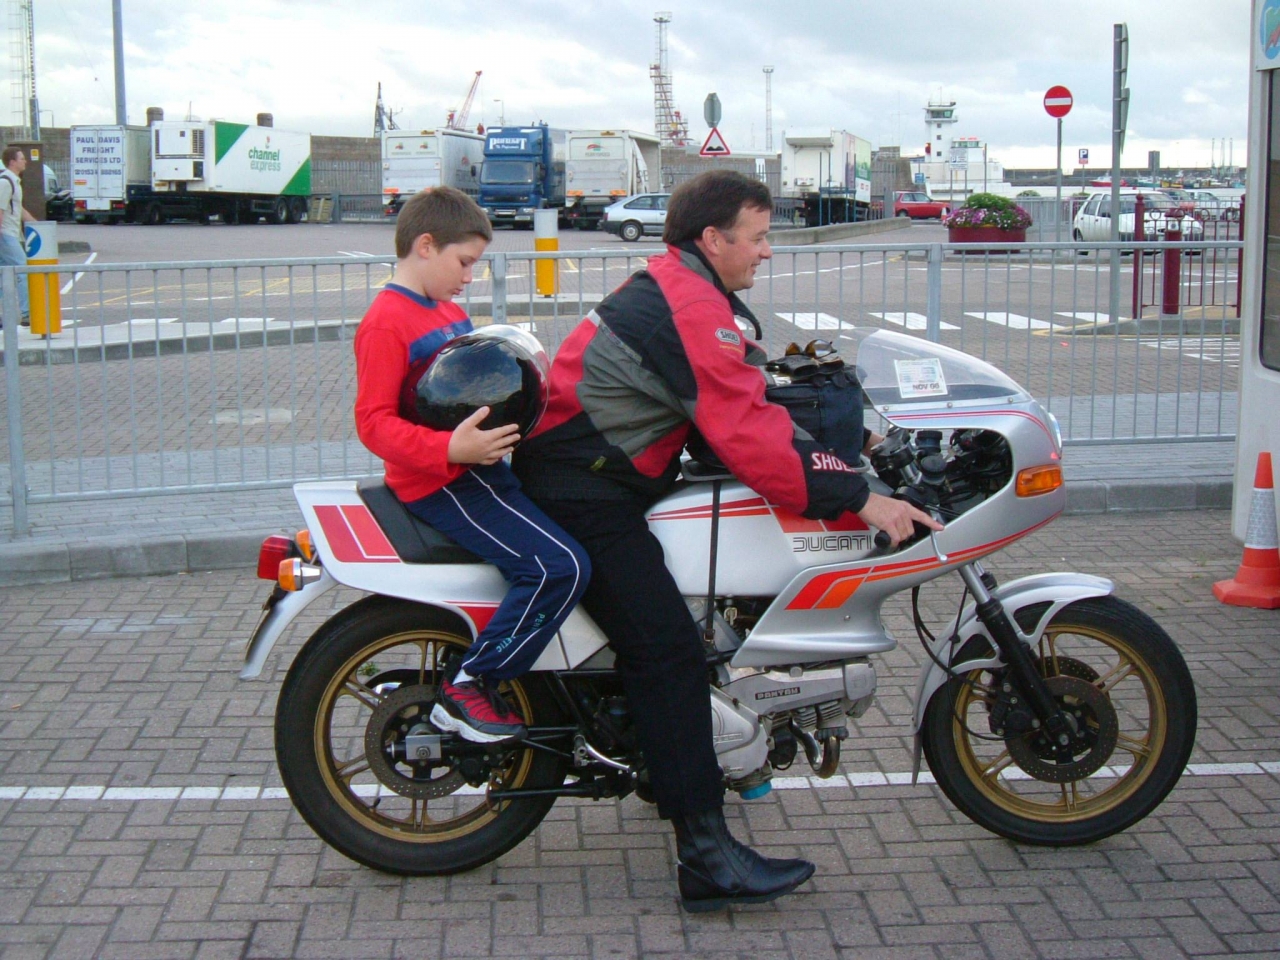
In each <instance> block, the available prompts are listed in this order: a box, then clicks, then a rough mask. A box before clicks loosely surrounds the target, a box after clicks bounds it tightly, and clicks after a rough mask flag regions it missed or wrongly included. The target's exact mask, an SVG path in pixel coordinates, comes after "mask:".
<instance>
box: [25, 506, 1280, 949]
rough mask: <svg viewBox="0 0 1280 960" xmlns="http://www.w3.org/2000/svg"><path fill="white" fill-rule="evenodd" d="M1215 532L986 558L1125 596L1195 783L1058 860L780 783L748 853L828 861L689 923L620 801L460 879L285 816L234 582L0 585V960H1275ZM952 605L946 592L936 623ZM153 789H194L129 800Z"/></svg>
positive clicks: (889, 798)
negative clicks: (797, 880) (804, 880)
mask: <svg viewBox="0 0 1280 960" xmlns="http://www.w3.org/2000/svg"><path fill="white" fill-rule="evenodd" d="M1228 526H1229V514H1228V513H1227V512H1225V511H1207V512H1205V511H1201V512H1180V513H1163V514H1134V515H1117V514H1107V515H1104V516H1073V517H1066V518H1064V519H1062V520H1060V521H1059V522H1058V523H1056V524H1054V525H1052V526H1050V527H1049V528H1047V529H1046V530H1045V531H1043V532H1041V533H1040V534H1039V535H1037V536H1036V537H1034V538H1032V539H1031V540H1029V541H1027V542H1025V543H1020V544H1017V545H1015V546H1014V547H1013V548H1011V549H1010V550H1008V551H1007V552H1006V553H1004V554H1002V555H1000V556H998V557H997V558H996V561H997V562H996V563H995V564H994V565H993V566H994V568H995V570H996V572H997V574H1003V575H1015V574H1018V573H1021V572H1024V571H1025V570H1029V569H1030V570H1048V569H1081V570H1085V571H1089V572H1094V573H1100V574H1104V575H1106V576H1110V577H1112V578H1114V579H1115V580H1116V581H1117V583H1118V585H1119V586H1118V589H1119V593H1120V594H1121V595H1122V596H1124V597H1126V598H1128V599H1130V600H1133V601H1135V602H1138V603H1140V604H1141V605H1142V606H1143V607H1144V608H1145V609H1147V610H1148V611H1149V612H1150V613H1152V614H1153V615H1154V616H1156V617H1157V619H1159V620H1160V621H1161V623H1162V624H1163V625H1164V626H1165V627H1166V629H1168V630H1169V632H1170V633H1171V634H1172V635H1173V636H1174V638H1175V639H1176V640H1177V641H1178V643H1179V644H1180V645H1181V646H1182V648H1183V649H1184V651H1185V652H1186V655H1187V658H1188V660H1189V661H1190V662H1191V664H1192V667H1193V670H1194V673H1195V677H1196V683H1197V688H1198V691H1199V705H1200V731H1199V737H1198V743H1197V747H1196V751H1195V753H1194V755H1193V756H1192V764H1193V775H1188V776H1186V777H1184V778H1183V780H1182V782H1181V783H1180V785H1179V786H1178V787H1177V789H1176V790H1175V791H1174V792H1173V794H1172V795H1171V796H1170V797H1169V799H1168V800H1166V802H1165V803H1164V804H1163V806H1161V807H1160V808H1159V809H1158V810H1157V811H1156V813H1155V814H1153V815H1152V816H1150V817H1149V818H1147V820H1145V821H1144V822H1142V823H1141V824H1139V825H1138V826H1136V827H1134V828H1133V829H1131V830H1130V831H1128V832H1127V833H1125V834H1123V835H1121V836H1117V837H1114V838H1111V839H1109V840H1106V841H1104V842H1101V843H1099V844H1096V845H1094V846H1092V847H1088V848H1082V849H1074V850H1044V849H1037V848H1031V847H1024V846H1018V845H1015V844H1012V843H1009V842H1007V841H1004V840H1002V839H999V838H997V837H994V836H992V835H990V834H988V833H986V832H984V831H983V830H981V829H980V828H978V827H976V826H974V825H973V824H971V823H969V822H968V821H967V820H965V819H963V818H962V817H960V816H959V815H958V814H957V813H956V812H955V811H954V809H952V808H951V807H950V805H949V804H948V803H947V801H946V800H945V799H944V798H942V796H941V794H940V793H939V791H938V790H937V789H936V788H934V787H931V786H926V785H921V786H916V787H912V786H910V785H874V786H851V785H850V782H849V780H848V779H841V778H836V779H835V780H833V781H830V782H828V783H827V784H825V785H823V786H822V787H815V786H813V785H811V784H793V787H794V788H793V789H778V790H775V791H774V792H773V793H772V794H770V795H769V796H768V797H767V798H765V799H763V800H760V801H755V802H752V803H750V804H745V803H741V802H736V801H735V802H731V803H730V806H729V808H728V812H729V815H730V818H731V820H732V821H733V826H734V829H735V832H737V833H738V834H739V835H740V836H742V837H743V838H744V839H748V840H749V841H750V842H752V843H754V844H755V845H757V846H759V847H760V848H762V849H767V850H768V851H769V852H770V853H774V854H778V855H791V854H800V855H804V856H807V857H810V858H812V859H814V860H815V861H817V862H818V864H819V870H818V874H817V876H816V878H815V879H814V880H813V881H811V882H810V883H808V884H806V885H805V886H804V887H803V888H802V890H801V891H800V892H799V893H798V894H796V895H794V896H791V897H788V898H785V899H783V900H781V901H778V902H776V903H773V904H767V905H762V906H757V907H747V908H741V909H737V910H734V911H732V912H727V913H718V914H711V915H706V916H699V917H690V916H686V915H684V914H682V913H681V912H680V910H679V908H678V907H677V905H676V901H675V898H674V889H675V888H674V865H673V844H672V841H671V837H670V835H669V832H668V830H667V829H666V828H665V825H664V824H662V823H661V821H658V820H657V819H656V818H655V817H654V814H653V812H652V808H650V807H648V806H646V805H645V804H643V803H641V802H639V801H638V800H636V799H635V798H634V797H632V798H628V799H627V800H626V801H623V802H621V803H615V802H602V803H591V802H588V801H581V802H566V801H561V802H560V803H558V804H557V805H556V807H555V808H554V809H553V810H552V813H551V816H550V817H549V818H548V820H547V821H546V822H545V823H544V824H543V826H542V827H541V828H540V829H539V830H538V831H537V832H536V833H535V834H534V835H533V836H532V837H531V838H530V839H529V840H527V841H526V842H525V843H524V844H522V845H521V846H519V847H518V848H517V849H515V850H514V851H512V852H511V853H509V854H508V855H507V856H505V857H503V858H502V859H501V860H500V861H499V862H497V863H496V864H493V865H491V866H489V867H486V868H482V869H479V870H476V871H473V872H471V873H468V874H464V875H461V876H457V877H452V878H446V879H401V878H395V877H390V876H384V875H381V874H377V873H374V872H373V871H370V870H368V869H365V868H363V867H358V866H356V865H354V864H352V863H351V862H349V861H347V860H345V859H344V858H342V857H341V856H339V855H337V854H335V853H333V852H332V851H330V850H329V849H327V848H326V847H325V846H324V845H323V844H321V843H320V841H319V840H317V839H316V838H315V836H314V835H313V834H312V833H311V831H310V830H309V828H308V827H307V826H306V825H305V824H304V823H303V822H302V821H301V819H300V818H299V817H298V816H297V815H296V814H295V813H294V812H293V810H292V808H291V807H290V805H289V803H288V801H287V800H284V799H276V798H275V797H276V796H277V795H278V793H279V791H278V787H279V778H278V775H277V773H276V770H275V766H274V763H273V760H272V750H271V724H272V713H273V709H274V700H275V695H276V692H277V690H278V688H279V683H280V679H281V677H282V676H283V672H284V669H285V668H286V667H287V664H288V659H289V657H290V656H291V655H292V654H293V652H294V651H295V650H296V649H297V644H298V643H299V642H300V639H299V637H298V636H295V637H293V638H292V640H291V642H290V644H289V645H288V647H287V648H286V649H283V650H281V651H278V655H277V657H275V658H274V659H273V661H272V664H271V667H272V668H273V672H272V674H271V676H270V677H269V678H268V679H265V680H263V681H258V682H252V683H242V682H240V681H239V680H237V678H236V671H237V669H238V665H239V659H240V656H241V653H242V646H243V641H244V639H245V637H246V636H247V635H248V633H249V631H250V630H251V629H252V626H253V624H254V622H255V620H256V616H257V606H258V604H259V602H260V600H261V598H262V588H261V587H260V586H259V583H258V582H256V581H254V580H252V579H251V578H250V577H249V576H247V575H242V574H236V573H232V572H218V573H203V574H192V575H184V576H171V577H151V578H136V579H117V580H96V581H88V582H81V583H73V584H66V583H61V584H52V585H47V586H36V587H31V586H28V587H13V588H6V589H3V590H0V678H2V679H3V681H4V682H3V687H2V688H0V960H16V958H36V957H56V958H59V960H62V958H76V957H95V958H129V960H134V958H168V957H174V958H223V957H226V958H241V957H244V958H272V957H343V958H363V957H376V958H387V957H432V958H434V957H490V956H500V957H508V958H515V957H526V956H538V957H556V958H559V957H591V958H603V957H639V956H643V957H676V956H681V957H684V956H692V957H707V958H730V957H743V958H751V960H765V958H774V957H785V958H794V960H800V958H804V960H810V958H827V957H847V958H853V957H857V958H863V957H866V958H936V960H941V958H948V960H951V958H967V957H973V958H984V960H985V958H1004V957H1009V958H1027V957H1035V958H1059V957H1061V958H1073V957H1082V958H1094V957H1141V958H1160V960H1164V958H1169V957H1182V956H1194V957H1216V956H1224V955H1228V954H1234V955H1240V956H1256V957H1273V956H1275V955H1276V954H1277V952H1280V857H1277V844H1278V843H1280V831H1278V829H1277V828H1278V827H1280V782H1278V781H1277V775H1276V773H1275V771H1278V770H1280V764H1278V763H1277V761H1280V743H1277V741H1276V738H1275V731H1276V726H1277V716H1278V714H1280V696H1278V695H1277V692H1276V691H1277V685H1278V683H1280V667H1278V666H1277V663H1276V655H1277V653H1278V652H1280V651H1278V649H1277V648H1278V647H1280V629H1277V628H1278V627H1280V613H1276V612H1270V613H1267V612H1260V611H1252V610H1242V609H1235V608H1227V607H1223V606H1220V605H1218V604H1217V603H1216V602H1215V601H1214V600H1213V599H1212V596H1211V594H1210V585H1211V584H1212V582H1213V581H1214V580H1215V579H1219V578H1222V577H1224V576H1229V575H1230V574H1231V573H1232V572H1234V569H1235V565H1236V564H1237V563H1238V562H1239V558H1240V548H1239V546H1238V544H1236V543H1235V542H1234V541H1233V540H1232V539H1231V538H1230V536H1229V531H1228ZM955 599H956V596H955V595H954V593H953V592H952V590H951V589H950V588H949V587H948V588H947V589H945V590H944V589H942V588H941V587H935V588H933V589H932V591H931V594H930V600H931V604H930V609H931V613H932V615H933V616H934V617H935V618H937V619H941V618H942V617H943V616H944V615H946V614H947V613H949V612H950V611H951V607H952V604H953V603H954V602H955ZM341 600H342V598H340V597H339V598H336V599H335V602H341ZM317 606H319V604H318V605H317ZM322 616H323V613H322V612H319V613H317V615H316V616H315V617H313V618H312V623H311V624H308V626H309V625H313V624H314V622H317V621H318V620H319V619H320V618H321V617H322ZM890 623H891V626H892V627H893V629H894V631H895V633H896V634H897V636H898V637H899V639H900V640H902V641H903V643H904V646H903V648H902V649H901V650H899V651H896V652H894V653H893V654H891V655H888V656H886V657H884V658H882V659H881V661H880V664H879V665H880V670H881V688H880V689H881V696H880V698H879V702H878V706H876V707H874V708H873V709H872V710H871V711H869V712H868V713H867V715H866V716H865V717H864V718H863V719H862V721H861V722H860V729H859V731H858V733H859V736H857V737H856V738H852V739H851V740H850V741H849V746H848V749H847V750H846V755H845V760H846V762H845V763H844V766H843V768H842V773H843V774H845V775H850V774H854V775H861V776H858V777H855V779H856V780H857V781H858V782H866V781H870V780H872V779H875V778H874V777H870V776H868V775H869V774H874V773H876V772H880V773H884V774H894V773H901V772H905V771H907V770H909V769H910V753H909V745H910V736H909V733H910V731H909V723H908V717H909V709H910V696H911V693H912V689H913V684H914V679H915V674H916V670H917V669H918V663H919V660H920V659H921V654H920V653H919V652H918V646H917V645H916V643H915V641H914V637H913V634H912V631H911V629H910V627H909V625H908V623H907V621H906V620H905V618H904V617H903V616H902V609H898V608H896V609H895V610H894V611H893V615H892V617H891V619H890ZM301 632H302V633H305V629H304V630H303V631H301ZM1224 764H1237V765H1239V766H1235V767H1230V768H1224V767H1222V766H1212V765H1224ZM1259 764H1265V765H1266V766H1265V767H1263V766H1259ZM1224 769H1225V770H1232V771H1236V772H1234V773H1225V772H1223V771H1224ZM1267 770H1270V771H1272V772H1266V771H1267ZM793 772H794V771H793ZM33 788H35V792H34V793H33V792H32V790H33ZM72 788H74V789H72ZM102 788H109V789H111V791H112V792H111V793H110V794H105V795H104V794H103V793H102ZM164 788H170V789H169V793H170V794H172V793H173V792H174V791H175V790H185V797H184V798H179V799H127V798H128V797H138V796H147V795H148V794H145V793H143V794H139V793H137V792H131V791H139V790H143V791H161V793H151V794H149V795H151V796H163V795H164V794H163V791H164ZM196 788H205V789H204V790H200V789H196ZM20 791H25V792H22V793H21V798H15V795H17V794H19V793H20ZM264 791H265V796H264ZM42 793H43V795H44V796H45V797H46V798H47V799H41V798H40V797H41V794H42ZM201 795H204V796H206V797H209V796H215V797H219V799H199V797H200V796H201ZM236 796H241V797H252V798H253V799H233V798H234V797H236ZM52 797H59V798H60V799H52ZM77 797H78V799H76V798H77Z"/></svg>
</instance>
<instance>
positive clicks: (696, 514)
mask: <svg viewBox="0 0 1280 960" xmlns="http://www.w3.org/2000/svg"><path fill="white" fill-rule="evenodd" d="M768 514H769V505H768V504H767V503H765V501H764V497H753V498H752V499H750V500H733V501H731V502H729V503H722V504H720V515H721V516H722V517H723V516H735V517H757V516H768ZM710 516H711V505H710V504H699V505H698V506H696V507H683V508H682V509H680V510H664V511H662V512H661V513H651V514H650V515H649V519H650V520H651V521H652V520H706V519H708V518H709V517H710Z"/></svg>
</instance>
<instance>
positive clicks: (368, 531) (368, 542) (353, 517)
mask: <svg viewBox="0 0 1280 960" xmlns="http://www.w3.org/2000/svg"><path fill="white" fill-rule="evenodd" d="M341 509H342V516H343V517H345V518H346V521H347V523H348V524H350V525H351V531H352V532H353V533H354V534H355V535H356V539H357V540H358V541H360V546H361V548H362V549H363V550H364V555H365V556H366V557H368V558H369V560H370V561H378V562H385V561H387V560H399V559H400V557H399V555H397V553H396V549H395V547H393V546H391V541H390V540H388V539H387V535H386V534H385V533H383V532H382V528H381V527H379V526H378V521H377V520H375V519H373V514H372V513H370V512H369V508H368V507H366V506H365V505H364V504H361V503H357V504H347V505H345V506H343V507H342V508H341Z"/></svg>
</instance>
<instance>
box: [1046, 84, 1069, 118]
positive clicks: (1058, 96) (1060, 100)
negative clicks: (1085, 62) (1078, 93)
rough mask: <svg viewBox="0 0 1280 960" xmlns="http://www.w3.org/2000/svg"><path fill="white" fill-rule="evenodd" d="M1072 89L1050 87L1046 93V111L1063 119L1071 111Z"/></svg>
mask: <svg viewBox="0 0 1280 960" xmlns="http://www.w3.org/2000/svg"><path fill="white" fill-rule="evenodd" d="M1071 103H1072V100H1071V91H1070V90H1068V89H1067V88H1066V87H1063V86H1057V87H1050V88H1049V89H1048V90H1047V91H1046V92H1045V95H1044V112H1045V113H1047V114H1049V116H1051V117H1058V118H1059V119H1061V118H1062V117H1065V116H1066V115H1067V114H1068V113H1070V112H1071Z"/></svg>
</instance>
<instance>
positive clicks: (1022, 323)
mask: <svg viewBox="0 0 1280 960" xmlns="http://www.w3.org/2000/svg"><path fill="white" fill-rule="evenodd" d="M965 316H966V317H973V318H974V319H975V320H986V321H987V322H988V323H998V324H999V325H1000V326H1002V327H1008V328H1009V329H1010V330H1027V329H1031V330H1048V329H1050V328H1051V327H1052V326H1053V324H1051V323H1046V322H1045V321H1044V320H1035V319H1033V318H1031V317H1024V316H1022V314H1020V313H1001V312H991V311H988V312H986V313H966V314H965Z"/></svg>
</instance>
